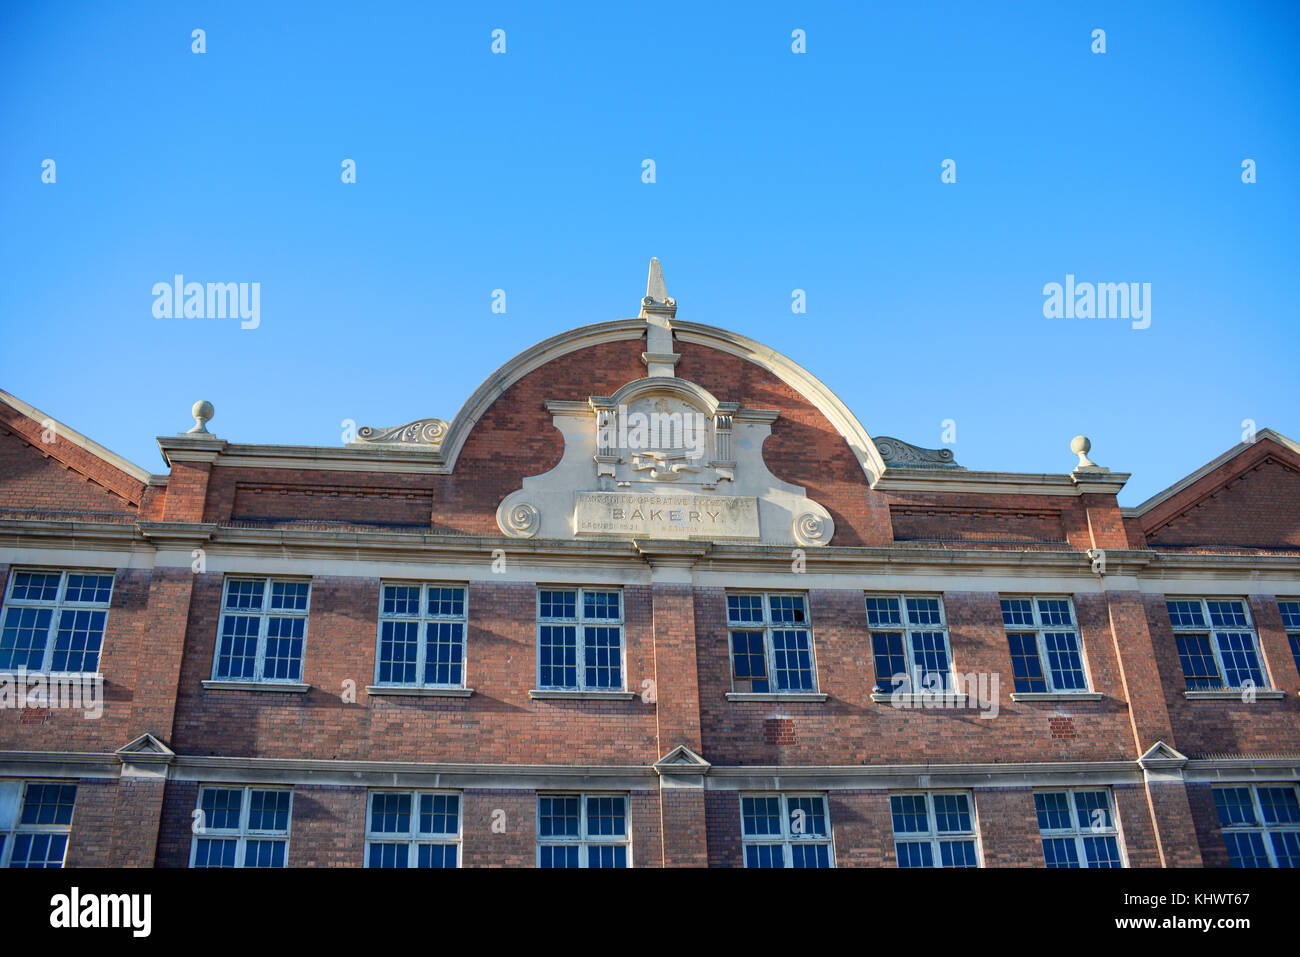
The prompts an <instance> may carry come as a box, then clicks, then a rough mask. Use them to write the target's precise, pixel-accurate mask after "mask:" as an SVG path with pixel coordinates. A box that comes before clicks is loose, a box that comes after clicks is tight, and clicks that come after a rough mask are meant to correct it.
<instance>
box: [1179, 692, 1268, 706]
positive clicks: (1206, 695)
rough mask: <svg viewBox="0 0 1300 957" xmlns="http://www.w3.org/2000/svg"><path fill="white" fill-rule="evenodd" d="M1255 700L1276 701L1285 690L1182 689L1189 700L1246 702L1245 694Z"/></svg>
mask: <svg viewBox="0 0 1300 957" xmlns="http://www.w3.org/2000/svg"><path fill="white" fill-rule="evenodd" d="M1248 695H1250V696H1253V697H1254V698H1255V700H1256V701H1277V700H1280V699H1282V698H1285V697H1286V692H1285V691H1281V690H1279V689H1277V688H1214V689H1213V690H1211V689H1204V688H1203V689H1200V690H1196V691H1184V692H1183V697H1184V698H1186V699H1188V700H1189V701H1240V702H1242V703H1243V704H1246V703H1249V702H1247V700H1246V698H1247V696H1248Z"/></svg>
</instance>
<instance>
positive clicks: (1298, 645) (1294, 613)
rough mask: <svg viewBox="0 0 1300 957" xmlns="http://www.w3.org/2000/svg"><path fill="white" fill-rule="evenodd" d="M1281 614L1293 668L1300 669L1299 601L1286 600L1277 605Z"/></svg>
mask: <svg viewBox="0 0 1300 957" xmlns="http://www.w3.org/2000/svg"><path fill="white" fill-rule="evenodd" d="M1277 607H1278V610H1279V611H1281V612H1282V627H1284V628H1285V629H1286V640H1287V641H1288V642H1289V643H1290V645H1291V656H1292V657H1293V658H1295V666H1296V668H1297V669H1300V601H1293V600H1290V599H1288V600H1286V601H1280V602H1278V603H1277Z"/></svg>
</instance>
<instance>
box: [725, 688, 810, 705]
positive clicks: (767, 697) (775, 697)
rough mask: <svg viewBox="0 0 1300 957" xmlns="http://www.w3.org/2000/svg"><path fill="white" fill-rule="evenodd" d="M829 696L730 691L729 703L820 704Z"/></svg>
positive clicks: (805, 692) (802, 693) (805, 693)
mask: <svg viewBox="0 0 1300 957" xmlns="http://www.w3.org/2000/svg"><path fill="white" fill-rule="evenodd" d="M827 697H829V696H828V695H824V694H818V693H816V692H813V691H766V692H753V691H728V692H727V700H728V701H810V702H813V703H815V704H816V703H820V702H822V701H825V700H826V699H827Z"/></svg>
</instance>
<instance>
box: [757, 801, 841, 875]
mask: <svg viewBox="0 0 1300 957" xmlns="http://www.w3.org/2000/svg"><path fill="white" fill-rule="evenodd" d="M740 833H741V843H742V844H743V847H744V853H745V866H746V867H831V866H833V856H832V854H831V823H830V814H829V813H828V812H827V807H826V795H824V794H742V795H741V796H740Z"/></svg>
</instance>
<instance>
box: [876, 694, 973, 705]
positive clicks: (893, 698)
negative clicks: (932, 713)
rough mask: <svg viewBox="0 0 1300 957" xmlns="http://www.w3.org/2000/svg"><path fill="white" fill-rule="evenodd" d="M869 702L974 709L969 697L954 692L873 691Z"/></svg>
mask: <svg viewBox="0 0 1300 957" xmlns="http://www.w3.org/2000/svg"><path fill="white" fill-rule="evenodd" d="M871 700H872V701H874V702H876V703H877V704H879V703H881V702H883V703H884V704H897V705H898V706H899V707H902V708H926V707H929V708H938V707H945V708H966V707H974V705H971V704H969V700H970V699H969V697H968V696H967V695H964V694H958V693H957V692H955V691H934V692H926V691H921V692H915V691H914V692H903V693H897V694H896V693H895V692H892V691H873V692H872V693H871Z"/></svg>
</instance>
